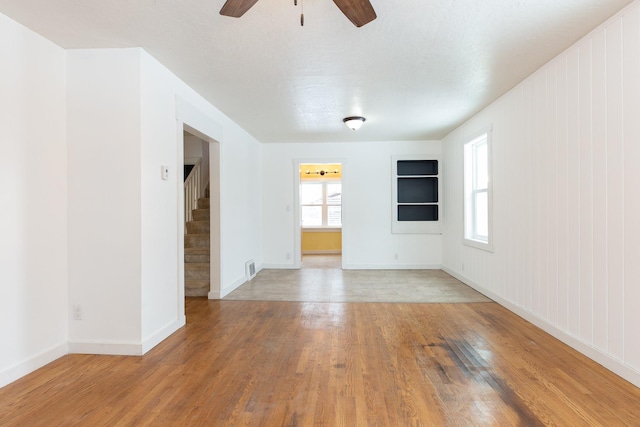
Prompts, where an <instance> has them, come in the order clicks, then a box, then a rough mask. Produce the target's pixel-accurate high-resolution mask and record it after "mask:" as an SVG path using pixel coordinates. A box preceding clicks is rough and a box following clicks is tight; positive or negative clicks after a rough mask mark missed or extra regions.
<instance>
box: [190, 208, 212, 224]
mask: <svg viewBox="0 0 640 427" xmlns="http://www.w3.org/2000/svg"><path fill="white" fill-rule="evenodd" d="M191 214H192V215H193V220H194V221H209V209H194V210H192V211H191Z"/></svg>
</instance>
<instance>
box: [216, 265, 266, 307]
mask: <svg viewBox="0 0 640 427" xmlns="http://www.w3.org/2000/svg"><path fill="white" fill-rule="evenodd" d="M262 268H263V267H262V265H259V266H258V265H256V274H258V273H259V272H260V270H262ZM248 281H249V276H244V277H242V278H240V279H238V280H236V281H235V282H233V283H232V284H230V285H227V286H225V287H223V288H222V289H221V290H220V291H219V292H218V291H211V292H209V294H208V295H207V297H208V298H209V299H222V298H224V297H226V296H227V295H229V294H230V293H231V292H233V291H235V290H236V289H238V288H239V287H240V286H242V285H244V284H245V283H247V282H248Z"/></svg>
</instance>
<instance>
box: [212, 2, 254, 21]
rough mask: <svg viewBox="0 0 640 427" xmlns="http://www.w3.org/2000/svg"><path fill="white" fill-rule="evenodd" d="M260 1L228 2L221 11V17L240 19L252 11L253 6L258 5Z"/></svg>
mask: <svg viewBox="0 0 640 427" xmlns="http://www.w3.org/2000/svg"><path fill="white" fill-rule="evenodd" d="M257 1H258V0H227V2H226V3H225V4H224V6H222V9H220V15H224V16H232V17H234V18H240V17H241V16H242V15H244V13H245V12H246V11H247V10H249V9H251V6H253V5H254V4H256V2H257Z"/></svg>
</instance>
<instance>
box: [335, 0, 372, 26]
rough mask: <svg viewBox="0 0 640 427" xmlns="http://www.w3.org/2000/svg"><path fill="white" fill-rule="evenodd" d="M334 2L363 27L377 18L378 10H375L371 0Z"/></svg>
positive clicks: (355, 23) (356, 24)
mask: <svg viewBox="0 0 640 427" xmlns="http://www.w3.org/2000/svg"><path fill="white" fill-rule="evenodd" d="M333 2H334V3H335V4H336V6H338V7H339V8H340V10H341V11H342V13H344V16H346V17H347V18H349V21H351V22H353V25H355V26H356V27H362V26H363V25H365V24H368V23H369V22H371V21H373V20H374V19H376V18H377V15H376V11H375V10H373V6H371V3H369V0H333Z"/></svg>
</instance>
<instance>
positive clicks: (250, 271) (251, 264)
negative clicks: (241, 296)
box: [244, 260, 256, 280]
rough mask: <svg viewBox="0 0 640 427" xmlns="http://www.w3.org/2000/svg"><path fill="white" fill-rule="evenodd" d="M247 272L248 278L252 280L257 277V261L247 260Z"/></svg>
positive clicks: (245, 267)
mask: <svg viewBox="0 0 640 427" xmlns="http://www.w3.org/2000/svg"><path fill="white" fill-rule="evenodd" d="M244 269H245V274H246V275H247V280H251V279H253V278H254V277H256V263H255V261H254V260H250V261H247V263H246V264H245V266H244Z"/></svg>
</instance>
